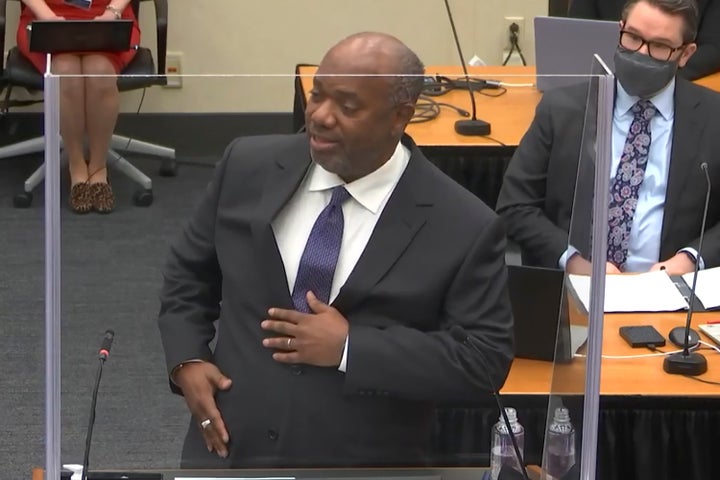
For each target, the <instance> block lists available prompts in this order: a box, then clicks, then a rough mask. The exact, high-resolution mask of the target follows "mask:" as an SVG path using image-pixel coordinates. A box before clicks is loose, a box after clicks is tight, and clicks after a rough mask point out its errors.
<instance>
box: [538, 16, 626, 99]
mask: <svg viewBox="0 0 720 480" xmlns="http://www.w3.org/2000/svg"><path fill="white" fill-rule="evenodd" d="M534 25H535V65H536V71H537V88H538V90H540V91H545V90H548V89H550V88H557V87H562V86H567V85H573V84H577V83H582V82H583V81H584V79H583V78H581V77H567V76H565V77H563V76H559V77H548V76H543V75H589V74H590V73H591V71H592V70H591V67H592V62H593V59H592V57H593V55H594V54H598V55H599V56H600V58H602V59H603V61H604V62H605V64H606V65H607V66H608V67H609V68H610V70H611V71H615V67H614V62H613V58H614V55H615V49H616V48H617V45H618V40H619V38H620V23H619V22H612V21H605V20H585V19H580V18H564V17H535V22H534Z"/></svg>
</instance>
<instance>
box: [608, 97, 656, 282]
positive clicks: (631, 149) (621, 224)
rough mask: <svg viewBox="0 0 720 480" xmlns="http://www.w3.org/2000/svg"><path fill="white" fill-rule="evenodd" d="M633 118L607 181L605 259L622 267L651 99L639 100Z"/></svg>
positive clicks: (647, 135) (646, 139) (642, 173)
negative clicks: (607, 209) (616, 164)
mask: <svg viewBox="0 0 720 480" xmlns="http://www.w3.org/2000/svg"><path fill="white" fill-rule="evenodd" d="M631 111H632V113H633V121H632V124H631V125H630V131H628V134H627V138H626V139H625V146H624V147H623V151H622V156H621V157H620V163H619V165H618V168H617V172H616V173H615V178H613V179H612V180H611V183H610V210H609V212H608V221H609V225H608V253H607V259H608V262H612V263H614V264H615V265H616V266H617V267H618V268H619V269H620V270H621V271H624V270H625V263H626V262H627V254H628V246H629V244H630V230H631V229H632V223H633V216H634V215H635V208H636V207H637V202H638V191H639V190H640V185H642V182H643V179H644V178H645V167H646V166H647V161H648V152H649V151H650V142H651V140H652V136H651V134H650V120H651V119H652V118H653V117H654V116H655V113H656V112H657V109H656V108H655V106H654V105H653V104H652V102H651V101H650V100H640V101H639V102H637V103H636V104H635V105H633V106H632V109H631Z"/></svg>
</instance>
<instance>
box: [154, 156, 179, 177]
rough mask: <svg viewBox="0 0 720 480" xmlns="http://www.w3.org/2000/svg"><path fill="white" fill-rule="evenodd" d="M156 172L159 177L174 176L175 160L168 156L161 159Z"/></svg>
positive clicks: (175, 169) (175, 171) (175, 170)
mask: <svg viewBox="0 0 720 480" xmlns="http://www.w3.org/2000/svg"><path fill="white" fill-rule="evenodd" d="M158 173H159V174H160V176H161V177H174V176H176V175H177V162H176V161H175V159H174V158H172V159H171V158H168V159H165V160H163V161H162V164H161V165H160V170H158Z"/></svg>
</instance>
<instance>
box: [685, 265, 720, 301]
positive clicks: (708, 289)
mask: <svg viewBox="0 0 720 480" xmlns="http://www.w3.org/2000/svg"><path fill="white" fill-rule="evenodd" d="M693 275H694V272H691V273H686V274H685V275H683V276H682V278H683V280H685V283H687V284H688V286H689V287H690V288H692V284H693ZM695 296H697V298H699V299H700V301H701V302H702V304H703V306H704V307H705V309H710V308H718V307H720V267H715V268H708V269H706V270H700V271H699V272H698V277H697V285H696V286H695Z"/></svg>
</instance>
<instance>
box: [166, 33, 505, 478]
mask: <svg viewBox="0 0 720 480" xmlns="http://www.w3.org/2000/svg"><path fill="white" fill-rule="evenodd" d="M423 73H424V68H423V65H422V63H421V62H420V60H419V59H418V58H417V56H416V55H415V54H414V53H413V52H412V51H410V50H409V49H408V48H407V47H406V46H405V45H403V44H402V43H401V42H400V41H399V40H397V39H396V38H394V37H391V36H388V35H384V34H378V33H363V34H357V35H353V36H351V37H349V38H347V39H345V40H343V41H341V42H340V43H339V44H337V45H336V46H334V47H333V48H332V49H331V50H330V51H329V52H328V53H327V54H326V55H325V57H324V58H323V60H322V62H321V64H320V66H319V68H318V71H317V74H316V76H315V78H314V84H313V88H312V91H311V92H310V98H309V101H308V106H307V110H306V124H307V134H302V135H287V136H280V135H277V136H267V137H246V138H241V139H238V140H237V141H235V142H233V143H232V144H231V145H230V146H229V148H228V149H227V151H226V153H225V156H224V158H223V159H222V161H221V162H220V163H219V165H218V166H217V172H216V175H215V177H214V179H213V180H212V182H211V184H210V186H209V188H208V190H207V192H206V194H205V195H204V196H203V198H202V201H201V203H200V205H199V207H198V209H197V211H196V213H195V215H194V216H193V217H192V219H191V220H190V223H189V225H188V226H187V227H186V228H185V230H184V232H183V233H182V235H181V237H180V238H179V240H178V241H176V242H175V243H174V245H173V246H172V249H171V252H170V256H169V259H168V261H167V264H166V266H165V269H164V284H163V289H162V294H161V304H162V307H161V312H160V317H159V326H160V331H161V336H162V341H163V345H164V349H165V356H166V361H167V366H168V369H169V371H170V375H171V380H172V383H171V385H172V387H173V388H174V389H175V391H177V392H179V393H182V394H183V395H184V396H185V400H186V402H187V405H188V408H189V410H190V412H191V414H192V420H191V422H190V427H189V431H188V434H187V437H186V440H185V445H184V448H183V453H182V465H183V466H184V467H210V468H231V467H278V466H295V467H302V466H304V467H312V466H359V465H422V464H425V463H430V462H432V459H431V458H430V457H429V455H430V443H431V430H432V427H433V423H434V405H435V403H436V402H442V401H445V400H453V401H469V402H473V401H477V400H478V399H482V398H483V397H485V396H487V395H489V392H490V391H491V390H492V389H493V386H495V387H497V388H499V387H500V386H501V385H502V384H503V382H504V380H505V377H506V375H507V372H508V369H509V367H510V363H511V360H512V356H513V346H512V315H511V310H510V305H509V298H508V294H507V289H506V275H507V274H506V269H505V264H504V249H505V234H504V230H503V228H502V226H501V224H502V222H501V220H500V219H499V218H498V217H497V216H496V214H495V213H494V212H493V211H492V210H491V209H489V208H488V207H487V206H486V205H485V204H483V203H482V202H481V201H480V200H479V199H478V198H476V197H475V196H473V195H472V194H470V193H469V192H467V191H466V190H465V189H463V188H462V187H460V186H459V185H458V184H456V183H455V182H454V181H452V180H451V179H449V178H448V177H447V176H445V175H444V174H443V173H441V172H440V171H439V170H438V169H437V168H435V167H434V166H433V165H432V164H431V163H430V162H429V161H428V160H427V159H426V158H425V157H424V156H423V154H422V153H421V152H420V151H419V150H418V148H417V147H416V146H415V144H414V143H413V141H412V140H411V139H410V138H409V137H407V136H403V131H404V129H405V126H406V124H407V123H408V121H409V120H410V118H411V117H412V115H413V113H414V108H415V102H416V100H417V98H418V95H419V94H420V91H421V89H422V82H423V77H422V76H423ZM216 320H217V330H216V328H215V324H214V322H215V321H216ZM458 331H459V332H461V335H462V337H459V336H458V335H457V332H458ZM213 337H216V339H217V345H216V347H215V349H214V350H212V349H211V348H210V346H209V345H210V343H211V340H212V339H213ZM479 352H482V353H479ZM489 378H492V383H491V382H490V381H489Z"/></svg>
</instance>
